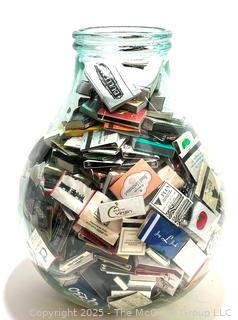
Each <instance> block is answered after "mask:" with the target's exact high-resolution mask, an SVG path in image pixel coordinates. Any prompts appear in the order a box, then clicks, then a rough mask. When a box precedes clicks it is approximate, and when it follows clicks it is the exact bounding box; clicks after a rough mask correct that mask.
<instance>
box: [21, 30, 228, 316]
mask: <svg viewBox="0 0 238 320" xmlns="http://www.w3.org/2000/svg"><path fill="white" fill-rule="evenodd" d="M157 32H158V31H157ZM85 34H86V35H85ZM95 36H96V40H95ZM170 36H171V34H170V33H168V32H166V31H165V30H162V29H160V30H159V32H158V34H156V36H155V34H153V36H151V34H150V33H148V32H147V31H145V30H139V31H138V30H136V32H135V31H134V32H132V31H131V30H130V32H129V31H128V30H127V31H126V30H120V29H119V31H118V32H117V33H116V34H115V30H114V32H112V30H110V31H105V30H103V31H102V30H101V31H99V34H95V31H94V30H93V31H90V32H89V33H88V31H87V29H86V31H85V30H83V31H80V32H76V33H74V37H75V45H74V46H75V48H76V50H77V52H78V54H77V57H76V68H75V77H74V84H73V87H72V91H71V94H70V97H69V99H68V103H67V105H66V106H65V108H63V109H62V110H60V112H59V113H58V115H57V117H56V118H55V120H54V121H53V122H52V124H51V125H50V128H49V132H48V133H47V134H46V136H45V137H43V138H42V139H41V140H40V141H39V142H38V143H37V144H36V146H35V147H34V149H33V150H32V152H31V154H30V156H29V159H28V162H27V166H26V170H25V173H24V175H23V177H22V180H21V198H20V213H21V215H22V217H23V219H24V221H25V226H26V230H27V238H28V246H29V249H30V252H31V256H32V259H33V262H34V264H35V266H36V267H37V269H38V271H39V272H40V273H41V275H42V276H43V277H44V278H45V279H46V281H47V282H48V283H49V284H50V285H51V286H52V287H54V288H55V289H56V290H57V291H59V292H61V293H62V294H63V295H64V296H65V297H66V298H67V299H69V300H71V301H72V302H74V303H76V304H79V305H82V306H84V307H88V308H89V307H90V308H104V309H105V310H107V309H108V308H109V309H110V310H113V309H114V308H116V309H118V308H125V309H127V308H128V309H133V308H137V307H146V306H149V307H150V306H153V305H154V304H156V303H157V302H159V304H162V303H166V302H171V301H173V300H174V299H177V298H178V297H180V296H181V295H183V294H185V293H186V292H188V291H189V290H190V289H191V288H192V287H194V286H195V285H196V284H197V283H198V282H199V280H201V279H202V277H203V276H204V275H205V274H206V272H207V270H208V265H209V259H210V256H211V255H212V251H213V245H214V243H215V242H216V241H215V240H216V238H217V237H218V235H219V234H220V232H221V226H222V224H223V220H224V219H223V218H224V213H223V201H222V185H221V182H220V180H219V178H218V176H217V175H216V173H215V172H214V171H213V169H212V168H211V166H210V164H209V162H208V160H207V157H206V155H205V151H204V149H203V145H202V144H201V142H200V141H199V139H198V137H197V135H196V133H195V131H194V129H193V128H192V126H191V125H190V124H188V123H187V122H186V120H185V117H183V116H181V115H180V114H179V112H178V111H179V108H178V107H174V106H173V105H172V102H171V101H172V99H171V97H169V93H168V73H169V63H168V58H167V51H168V49H169V48H170V42H169V38H170ZM98 37H100V39H99V40H98ZM85 39H86V40H85Z"/></svg>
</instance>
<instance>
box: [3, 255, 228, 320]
mask: <svg viewBox="0 0 238 320" xmlns="http://www.w3.org/2000/svg"><path fill="white" fill-rule="evenodd" d="M224 295H225V293H224V286H223V279H222V277H221V275H220V274H218V273H215V272H210V273H209V274H208V275H207V276H206V277H205V278H204V279H203V280H202V281H201V282H200V283H199V285H198V286H197V287H196V288H194V289H193V290H192V291H190V292H189V293H188V294H187V295H185V296H184V297H182V298H180V299H179V300H177V301H175V302H173V303H171V304H169V305H167V306H164V307H160V308H156V309H155V308H154V309H153V310H151V311H150V312H149V311H148V312H147V313H145V314H144V315H143V313H141V310H140V309H138V310H139V313H138V315H137V316H134V315H133V316H132V315H128V316H127V317H126V314H125V313H120V312H119V313H118V315H117V317H116V316H110V317H109V318H110V319H118V318H120V319H126V318H127V319H131V320H133V319H137V320H138V319H139V318H140V319H141V320H142V319H147V320H149V319H157V320H158V319H159V320H181V319H183V320H193V319H194V320H197V319H203V320H212V319H215V315H216V314H217V313H218V312H219V310H220V309H222V308H223V304H224ZM4 298H5V304H6V307H7V310H8V312H9V313H10V315H11V316H12V319H13V320H33V319H36V320H42V319H43V320H56V319H57V320H58V319H61V320H62V319H67V320H72V319H74V320H75V319H78V318H84V319H85V318H87V319H90V318H94V319H95V318H99V319H100V318H101V319H105V318H108V316H106V315H104V316H103V317H102V316H101V317H100V316H97V317H95V316H94V317H92V316H91V317H90V316H85V310H84V309H81V308H80V307H79V306H77V305H74V304H72V303H71V302H69V301H67V300H66V299H64V297H63V296H61V295H60V294H59V293H57V292H56V291H55V290H53V289H52V288H51V287H50V286H49V285H48V284H47V283H46V282H45V281H44V280H43V279H42V278H41V276H40V274H38V272H37V271H36V269H35V268H34V267H33V265H32V263H31V262H30V260H24V261H23V262H21V263H20V264H19V265H18V266H17V267H16V268H15V270H14V271H13V272H12V274H11V275H10V277H9V279H8V281H7V283H6V287H5V292H4ZM158 307H159V304H158Z"/></svg>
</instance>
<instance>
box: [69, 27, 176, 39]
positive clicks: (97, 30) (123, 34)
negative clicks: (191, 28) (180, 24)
mask: <svg viewBox="0 0 238 320" xmlns="http://www.w3.org/2000/svg"><path fill="white" fill-rule="evenodd" d="M80 35H81V36H85V37H86V36H93V37H100V38H115V37H117V38H123V39H126V38H132V37H133V36H134V37H135V38H137V37H149V38H152V37H153V38H160V39H161V38H169V37H171V36H172V32H171V31H169V30H167V29H164V28H160V27H150V26H100V27H87V28H82V29H79V30H77V31H74V32H73V37H76V36H80Z"/></svg>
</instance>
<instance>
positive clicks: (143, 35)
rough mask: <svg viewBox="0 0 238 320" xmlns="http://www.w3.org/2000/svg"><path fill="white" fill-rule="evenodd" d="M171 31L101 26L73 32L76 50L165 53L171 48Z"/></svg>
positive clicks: (151, 28) (154, 28) (157, 28)
mask: <svg viewBox="0 0 238 320" xmlns="http://www.w3.org/2000/svg"><path fill="white" fill-rule="evenodd" d="M171 36H172V33H171V31H169V30H166V29H164V28H159V27H143V26H101V27H89V28H83V29H79V30H77V31H74V32H73V38H74V40H75V41H74V44H73V47H74V48H75V49H76V50H80V49H81V50H82V48H84V49H87V48H88V49H92V50H99V51H109V50H112V51H130V50H132V51H141V50H152V51H153V50H154V51H158V50H159V51H161V52H162V51H164V52H167V51H168V50H169V49H170V47H171V42H170V38H171Z"/></svg>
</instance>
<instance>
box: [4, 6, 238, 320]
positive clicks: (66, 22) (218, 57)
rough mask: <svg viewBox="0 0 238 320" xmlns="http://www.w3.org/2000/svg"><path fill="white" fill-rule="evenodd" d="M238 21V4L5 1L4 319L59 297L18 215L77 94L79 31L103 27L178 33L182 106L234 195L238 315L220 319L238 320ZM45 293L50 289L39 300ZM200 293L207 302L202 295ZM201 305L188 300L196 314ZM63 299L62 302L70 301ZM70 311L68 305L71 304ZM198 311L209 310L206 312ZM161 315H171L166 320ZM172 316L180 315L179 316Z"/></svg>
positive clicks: (175, 65)
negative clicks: (42, 150) (32, 156)
mask: <svg viewBox="0 0 238 320" xmlns="http://www.w3.org/2000/svg"><path fill="white" fill-rule="evenodd" d="M237 21H238V20H237V8H236V1H229V0H227V1H218V0H217V1H212V0H211V1H209V0H207V1H202V0H199V1H191V0H190V1H185V0H179V1H170V0H167V1H160V0H156V1H153V0H146V1H139V0H137V1H132V0H127V1H123V0H121V1H106V0H101V1H96V0H84V1H79V0H77V1H76V0H70V1H61V0H57V1H56V0H48V1H47V0H41V1H40V0H31V1H30V0H29V1H27V0H21V1H17V0H15V1H13V0H8V1H4V0H1V2H0V120H1V122H0V123H1V125H0V132H1V144H0V146H1V148H0V150H1V151H0V167H1V171H0V172H1V173H0V212H1V213H0V217H1V220H0V223H1V228H0V236H1V240H0V245H1V251H0V252H1V262H0V263H1V272H0V284H1V289H2V290H1V291H2V299H1V304H0V313H1V318H2V319H4V320H7V319H16V320H19V319H24V320H26V319H28V318H27V317H26V316H24V315H26V314H27V313H29V310H27V309H26V308H30V306H31V305H33V304H34V303H35V301H36V299H38V300H39V303H40V304H41V303H42V305H41V308H42V309H44V303H46V301H53V300H54V299H56V297H58V296H57V295H56V296H55V295H54V294H53V293H52V291H51V289H50V288H48V287H44V288H43V289H42V287H41V281H40V280H39V279H38V278H37V275H36V274H35V271H34V270H33V269H32V268H31V266H30V265H29V264H28V263H27V262H26V261H24V259H25V258H26V251H25V247H24V241H23V239H22V233H21V230H20V225H19V222H18V213H17V203H18V184H19V177H20V175H21V171H22V169H23V167H24V163H25V161H26V158H27V154H28V153H29V151H30V149H31V148H32V146H33V145H34V143H35V142H36V141H37V139H38V138H39V137H40V136H41V135H42V134H43V133H44V131H45V129H46V128H47V126H48V124H49V122H50V121H51V120H52V119H53V117H54V114H55V113H56V111H57V110H58V109H59V107H60V106H61V105H62V104H64V102H65V101H66V98H67V95H68V93H69V90H70V86H71V82H72V78H73V71H74V57H75V52H74V51H73V49H72V38H71V33H72V31H74V30H76V29H78V28H81V27H87V26H97V25H98V26H100V25H150V26H159V27H165V28H168V29H170V30H172V31H173V49H172V50H171V67H172V74H173V78H174V84H175V93H176V98H177V104H178V107H180V106H181V107H183V108H184V109H185V110H187V111H186V113H187V115H188V116H189V117H190V118H192V123H193V125H194V127H195V128H196V129H197V131H198V132H199V135H200V137H201V140H202V141H204V142H205V144H206V146H207V147H208V149H209V154H210V157H211V158H212V160H213V161H214V163H215V165H216V168H217V169H218V170H219V171H220V172H221V174H222V176H223V180H224V182H225V185H226V189H227V202H228V209H227V214H228V222H227V224H228V227H227V230H228V232H227V236H226V237H225V242H224V245H223V253H222V254H221V255H220V256H219V258H218V259H217V260H216V263H215V266H214V268H215V269H214V270H215V271H214V272H215V273H214V274H215V275H217V274H218V278H219V279H220V276H221V275H222V281H223V285H224V286H225V292H224V295H225V298H224V299H225V301H224V302H223V303H221V307H222V311H224V310H228V309H231V310H232V316H229V315H228V313H229V314H230V312H228V313H227V314H226V315H220V316H219V317H218V318H220V319H225V318H227V319H235V302H234V301H235V298H236V299H237V287H236V283H235V281H236V278H237V271H236V269H237V268H236V262H235V260H234V259H235V256H236V255H237V230H238V229H237V214H238V210H237V200H238V190H237V189H238V188H237V181H238V180H237V179H238V177H237V166H238V164H237V155H238V153H237V148H238V141H237V129H238V122H237V108H238V104H237V100H238V99H237V92H238V90H237V84H238V81H237V77H238V76H237V75H238V63H237V59H238V47H237V41H238V40H237V31H238V22H237ZM22 261H23V263H22ZM15 268H16V269H15ZM14 269H15V271H14ZM19 278H20V279H21V281H20V280H19ZM216 281H218V280H217V276H214V277H211V280H210V282H209V283H210V289H209V286H205V287H204V288H205V289H201V290H203V291H201V294H202V295H203V300H204V301H203V302H204V303H205V302H206V301H208V306H209V299H210V298H211V297H212V296H213V295H216V294H218V295H219V292H220V291H222V293H223V289H222V288H223V286H220V285H219V283H218V284H216ZM219 281H220V280H219ZM24 284H25V285H24ZM40 290H43V291H42V292H43V293H41V294H39V295H38V296H36V293H37V292H40ZM204 290H205V291H204ZM219 290H220V291H219ZM196 292H197V296H199V295H200V293H199V291H196ZM27 294H28V295H27ZM44 295H45V297H43V296H44ZM46 297H47V298H46ZM31 299H32V304H31ZM34 299H35V300H34ZM189 299H190V300H189ZM194 299H196V298H194ZM194 299H193V298H191V297H190V298H187V300H186V299H185V302H184V303H185V304H186V305H187V306H188V308H189V303H191V304H193V303H194ZM26 300H28V302H27V303H26ZM58 301H60V302H62V300H60V298H59V300H58ZM21 304H22V309H21V307H20V305H21ZM62 305H64V307H66V304H64V302H62ZM16 306H19V307H18V308H16ZM14 308H15V309H14ZM24 308H25V309H24ZM45 308H46V309H47V306H46V307H45ZM48 308H49V305H48ZM196 308H197V309H196V310H199V306H197V307H196ZM7 309H8V312H7ZM14 310H15V311H14ZM19 310H20V311H19ZM17 311H19V312H17ZM167 316H168V315H167ZM29 319H30V318H29ZM32 319H33V318H32ZM37 319H42V317H41V318H40V317H38V318H37ZM47 319H49V318H47ZM160 319H163V320H165V319H169V318H168V317H167V318H166V315H164V318H160ZM171 319H175V317H174V316H171ZM178 319H179V318H178ZM183 319H185V318H184V317H183ZM188 319H191V320H192V319H208V316H207V315H205V314H200V315H199V314H195V315H194V316H193V317H192V316H190V317H188ZM209 319H210V318H209Z"/></svg>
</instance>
